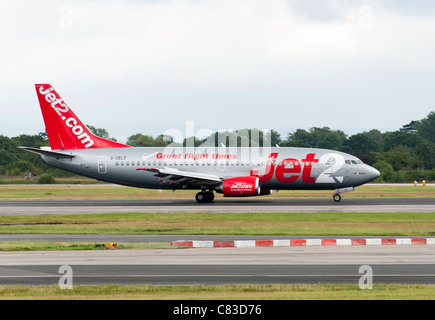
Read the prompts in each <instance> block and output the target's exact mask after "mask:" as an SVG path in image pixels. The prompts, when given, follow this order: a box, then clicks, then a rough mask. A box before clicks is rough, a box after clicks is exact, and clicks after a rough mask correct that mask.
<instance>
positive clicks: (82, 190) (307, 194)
mask: <svg viewBox="0 0 435 320" xmlns="http://www.w3.org/2000/svg"><path fill="white" fill-rule="evenodd" d="M196 193H197V191H195V190H177V191H175V192H174V193H172V191H170V190H150V189H139V188H130V187H123V186H117V185H112V184H89V185H0V200H5V201H6V200H19V201H22V200H23V199H25V200H108V199H113V200H115V199H116V200H123V199H138V200H144V199H192V200H193V199H194V198H195V194H196ZM332 193H333V191H332V190H326V191H318V190H280V191H279V192H278V193H274V194H272V195H270V196H268V197H271V198H330V197H331V196H332ZM344 196H345V197H347V198H398V197H401V198H415V197H418V198H435V187H430V186H428V187H421V186H419V187H413V186H408V185H399V186H398V185H370V184H368V185H364V186H361V187H357V188H356V189H355V191H354V192H351V193H346V194H345V195H344ZM220 198H222V195H220V194H216V199H220Z"/></svg>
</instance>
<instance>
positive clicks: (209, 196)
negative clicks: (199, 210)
mask: <svg viewBox="0 0 435 320" xmlns="http://www.w3.org/2000/svg"><path fill="white" fill-rule="evenodd" d="M195 200H196V201H198V203H205V202H212V201H213V200H214V193H213V191H200V192H198V193H197V194H196V196H195Z"/></svg>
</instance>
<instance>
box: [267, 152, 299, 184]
mask: <svg viewBox="0 0 435 320" xmlns="http://www.w3.org/2000/svg"><path fill="white" fill-rule="evenodd" d="M290 163H293V166H292V167H288V165H289V164H290ZM286 165H287V168H286ZM304 170H305V169H304ZM286 173H287V174H288V173H290V174H291V173H301V164H300V163H299V161H298V160H296V159H292V158H289V159H284V160H282V161H281V162H280V164H279V165H278V167H276V172H275V177H276V180H278V181H279V182H283V183H292V182H295V181H296V180H297V179H298V178H299V175H298V174H296V175H291V176H290V177H287V178H286V177H285V176H284V174H286ZM260 181H261V180H260Z"/></svg>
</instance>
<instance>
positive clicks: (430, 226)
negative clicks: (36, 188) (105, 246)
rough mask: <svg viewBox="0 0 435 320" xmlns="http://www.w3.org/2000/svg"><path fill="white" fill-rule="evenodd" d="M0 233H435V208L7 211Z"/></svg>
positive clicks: (345, 234)
mask: <svg viewBox="0 0 435 320" xmlns="http://www.w3.org/2000/svg"><path fill="white" fill-rule="evenodd" d="M0 233H1V234H182V235H194V234H197V235H202V234H206V235H212V234H213V235H225V234H234V235H271V236H273V235H320V236H322V235H323V236H326V235H335V236H352V235H355V236H357V235H359V236H434V235H435V212H430V213H413V212H394V213H389V212H382V213H376V212H307V213H291V212H287V213H276V212H265V213H231V212H226V213H201V212H197V213H182V212H179V213H107V214H73V215H36V216H5V217H1V218H0Z"/></svg>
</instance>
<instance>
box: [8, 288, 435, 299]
mask: <svg viewBox="0 0 435 320" xmlns="http://www.w3.org/2000/svg"><path fill="white" fill-rule="evenodd" d="M0 297H2V299H44V300H48V299H56V300H61V299H68V300H74V299H77V300H84V299H85V300H92V299H94V300H96V299H98V300H101V299H104V300H106V299H117V300H119V299H128V300H133V299H147V300H163V299H164V300H223V299H225V300H259V299H261V300H320V299H321V300H374V299H376V300H392V299H396V300H433V299H435V285H429V284H428V285H401V284H375V285H373V289H371V290H361V289H360V288H359V286H358V285H356V284H315V285H284V284H281V285H236V284H233V285H178V286H163V285H156V286H154V285H98V286H96V285H83V286H73V289H71V290H68V289H64V290H62V289H60V288H59V286H57V285H50V286H22V285H3V286H0Z"/></svg>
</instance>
